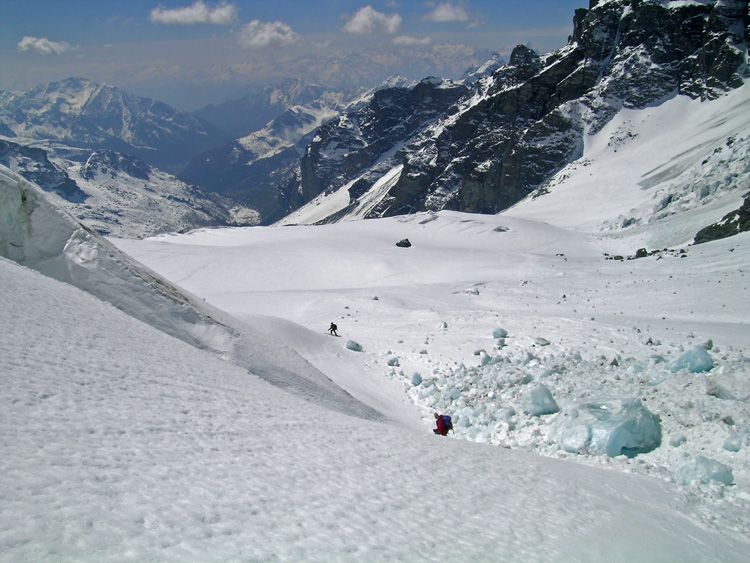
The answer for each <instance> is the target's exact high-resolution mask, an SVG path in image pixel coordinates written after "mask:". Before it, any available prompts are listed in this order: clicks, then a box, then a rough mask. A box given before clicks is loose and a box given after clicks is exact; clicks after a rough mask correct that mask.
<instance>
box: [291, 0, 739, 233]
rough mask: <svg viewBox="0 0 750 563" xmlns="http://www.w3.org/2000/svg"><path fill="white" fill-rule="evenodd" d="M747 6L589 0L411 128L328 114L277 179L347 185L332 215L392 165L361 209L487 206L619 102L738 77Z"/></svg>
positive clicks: (514, 193)
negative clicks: (388, 180)
mask: <svg viewBox="0 0 750 563" xmlns="http://www.w3.org/2000/svg"><path fill="white" fill-rule="evenodd" d="M749 9H750V8H749V7H748V3H747V2H744V1H731V2H723V1H722V2H718V1H713V2H669V1H652V2H631V1H629V0H609V1H607V2H598V1H592V2H591V5H590V8H589V9H588V10H584V9H581V10H578V11H577V12H576V15H575V18H574V29H573V34H572V35H571V39H570V42H569V44H568V45H567V46H566V47H564V48H563V49H560V50H558V51H555V52H553V53H549V54H547V55H544V56H539V55H537V54H536V53H534V52H533V51H531V50H530V49H528V48H526V47H524V46H519V47H517V48H516V50H515V51H514V52H513V54H512V55H511V57H510V60H509V64H508V65H506V66H505V67H502V68H500V69H498V70H495V71H494V72H493V73H492V75H491V78H488V79H482V80H479V81H478V82H476V83H475V87H474V88H472V89H471V90H470V91H467V92H466V93H464V94H463V97H461V98H460V99H457V100H449V99H446V100H445V105H443V106H442V107H439V108H438V107H436V109H437V110H438V113H439V115H438V116H437V117H436V118H435V119H434V120H432V121H431V122H429V123H425V124H424V125H423V126H422V127H421V128H420V129H419V130H418V131H412V130H409V131H406V130H404V131H399V130H398V129H392V128H388V127H383V128H382V131H383V132H382V135H381V136H380V137H378V138H377V140H376V139H373V138H372V137H371V136H367V135H363V133H362V132H363V131H367V130H369V129H370V128H374V129H375V130H377V115H378V112H377V111H373V112H372V113H373V115H374V116H375V121H373V118H372V117H371V116H370V115H369V114H368V113H367V111H364V112H363V111H362V110H360V111H359V112H351V113H348V114H345V115H342V117H341V118H340V119H339V120H332V121H331V122H329V123H328V124H327V125H325V126H324V127H322V128H321V129H320V130H319V132H318V134H317V135H316V141H315V142H312V143H310V145H309V146H308V148H307V151H306V152H305V154H304V155H303V157H302V159H301V162H300V176H299V181H298V182H297V183H296V184H295V185H293V186H288V185H286V186H285V185H282V186H280V188H279V189H281V190H285V191H287V192H292V191H295V190H296V191H297V192H298V193H299V194H300V197H301V198H302V200H303V201H309V200H312V199H313V198H316V197H317V196H318V195H319V194H321V193H326V194H330V192H331V191H332V190H333V189H337V188H339V187H341V186H345V188H344V189H346V190H347V191H349V198H348V200H349V201H348V202H346V198H345V197H343V196H341V197H338V198H337V199H338V201H340V202H344V203H342V204H341V205H340V206H339V209H337V210H335V211H334V212H332V214H331V216H330V218H329V220H338V218H341V217H346V215H347V213H349V212H350V211H351V212H352V213H353V215H354V216H359V214H358V213H357V208H358V200H359V199H360V198H363V197H368V198H369V197H370V196H371V195H372V194H370V196H368V195H366V194H367V192H368V191H370V190H371V189H373V187H374V185H375V184H376V183H377V182H378V181H379V180H380V179H381V178H382V177H383V176H384V175H385V174H387V173H388V172H389V171H391V170H394V169H395V168H396V167H399V166H400V167H402V168H401V172H400V173H399V176H398V178H397V180H396V181H395V182H393V183H392V185H391V186H390V187H389V189H388V190H387V191H382V192H381V193H380V195H379V203H378V205H376V206H373V207H372V210H371V211H370V212H369V214H368V216H370V217H377V216H389V215H396V214H402V213H409V212H414V211H419V210H438V209H455V210H461V211H469V212H482V213H495V212H497V211H499V210H501V209H505V208H507V207H509V206H511V205H513V204H514V203H516V202H517V201H519V200H521V199H523V198H524V197H526V196H527V195H528V194H530V193H531V192H533V191H534V190H537V189H539V188H540V187H542V186H544V184H545V182H547V181H549V180H550V178H551V177H552V176H553V175H554V174H556V173H557V172H559V171H560V170H561V169H563V168H565V167H566V166H567V165H569V164H570V163H571V162H574V161H576V160H578V159H579V158H580V157H581V155H582V153H583V148H584V145H585V144H586V139H587V136H589V135H591V134H595V133H597V132H598V131H600V130H601V129H602V128H603V127H604V126H605V125H606V124H607V123H609V121H610V120H611V119H612V118H613V117H614V116H615V115H616V114H617V113H618V112H619V111H621V110H623V109H647V108H649V107H653V106H656V105H659V104H661V103H663V102H664V101H666V100H669V99H671V98H673V97H675V96H678V97H682V96H685V97H689V98H693V99H703V100H709V99H714V98H716V97H718V96H721V95H722V94H723V93H725V92H727V91H731V90H732V89H734V88H737V87H739V86H741V85H742V83H743V81H744V80H745V79H746V78H747V76H748V65H747V41H746V38H747V36H748V29H750V15H748V10H749ZM407 112H408V108H407V109H405V113H404V115H403V116H402V119H407V118H408V115H407ZM391 118H392V116H390V115H389V116H387V117H385V116H384V117H383V119H384V120H387V119H391ZM376 147H381V148H380V149H379V152H378V151H376V149H375V148H376ZM375 152H377V153H378V154H377V156H376V155H375V154H374V153H375ZM700 162H701V161H700V160H696V161H693V164H698V163H700ZM355 186H356V187H355ZM373 191H374V189H373Z"/></svg>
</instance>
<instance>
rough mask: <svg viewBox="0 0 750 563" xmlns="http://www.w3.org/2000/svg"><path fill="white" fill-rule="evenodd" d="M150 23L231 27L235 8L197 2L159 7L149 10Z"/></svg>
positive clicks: (235, 15)
mask: <svg viewBox="0 0 750 563" xmlns="http://www.w3.org/2000/svg"><path fill="white" fill-rule="evenodd" d="M149 19H150V20H151V23H161V24H166V25H194V24H197V23H208V24H212V25H231V24H232V23H234V22H235V21H236V20H237V8H236V7H235V6H234V5H233V4H227V3H226V2H222V3H221V4H219V5H218V6H215V7H213V8H210V7H208V6H207V5H206V4H204V3H203V0H197V2H195V4H193V5H192V6H186V7H184V8H173V9H171V10H169V9H167V8H164V7H163V6H159V7H158V8H154V9H153V10H151V15H150V16H149Z"/></svg>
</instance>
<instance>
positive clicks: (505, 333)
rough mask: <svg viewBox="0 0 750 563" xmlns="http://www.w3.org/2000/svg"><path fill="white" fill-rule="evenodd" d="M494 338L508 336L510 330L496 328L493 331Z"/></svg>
mask: <svg viewBox="0 0 750 563" xmlns="http://www.w3.org/2000/svg"><path fill="white" fill-rule="evenodd" d="M492 338H508V331H507V330H505V329H504V328H496V329H495V330H493V331H492Z"/></svg>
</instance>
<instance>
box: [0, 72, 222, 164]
mask: <svg viewBox="0 0 750 563" xmlns="http://www.w3.org/2000/svg"><path fill="white" fill-rule="evenodd" d="M0 135H4V136H5V137H7V138H9V140H12V141H14V142H17V143H20V144H32V143H46V144H56V145H60V146H62V147H66V148H68V149H69V151H68V152H70V151H72V152H73V153H75V152H76V151H77V152H78V155H79V157H80V153H81V149H88V152H90V149H108V150H113V151H118V152H122V153H127V154H130V155H133V156H136V157H138V158H140V159H142V160H144V161H146V162H148V163H149V164H151V165H153V166H156V167H159V168H161V169H163V170H168V171H172V172H175V171H177V170H178V169H179V168H181V167H182V166H184V165H185V164H186V163H187V162H188V160H189V159H190V158H191V157H193V156H195V155H197V154H200V153H201V152H204V151H206V150H209V149H211V148H213V147H216V146H218V145H220V144H222V143H224V142H226V141H228V140H229V138H230V137H229V135H228V134H227V133H225V132H223V131H221V130H219V129H218V128H217V127H215V126H213V125H210V124H209V123H207V122H205V121H203V120H202V119H200V118H198V117H196V116H194V115H192V114H190V113H186V112H181V111H178V110H176V109H174V108H173V107H170V106H168V105H167V104H164V103H162V102H158V101H155V100H151V99H149V98H141V97H138V96H135V95H133V94H129V93H127V92H124V91H123V90H120V89H119V88H117V87H115V86H111V85H108V84H97V83H95V82H91V81H90V80H86V79H83V78H68V79H66V80H62V81H60V82H52V83H50V84H47V85H44V86H39V87H37V88H34V89H32V90H29V91H27V92H20V93H19V92H0ZM83 152H84V153H85V152H86V151H83Z"/></svg>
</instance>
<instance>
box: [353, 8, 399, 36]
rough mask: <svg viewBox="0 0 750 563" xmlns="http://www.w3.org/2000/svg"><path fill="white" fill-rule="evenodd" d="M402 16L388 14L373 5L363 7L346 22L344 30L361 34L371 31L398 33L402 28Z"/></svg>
mask: <svg viewBox="0 0 750 563" xmlns="http://www.w3.org/2000/svg"><path fill="white" fill-rule="evenodd" d="M402 21H403V20H402V18H401V16H399V15H398V14H390V15H386V14H383V13H381V12H378V11H376V10H375V9H373V7H372V6H365V7H364V8H361V9H360V10H359V11H358V12H357V13H356V14H354V16H352V18H351V19H350V20H349V21H348V22H346V25H345V26H344V31H346V32H347V33H356V34H359V35H363V34H371V33H396V32H397V31H398V30H399V29H401V22H402Z"/></svg>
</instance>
